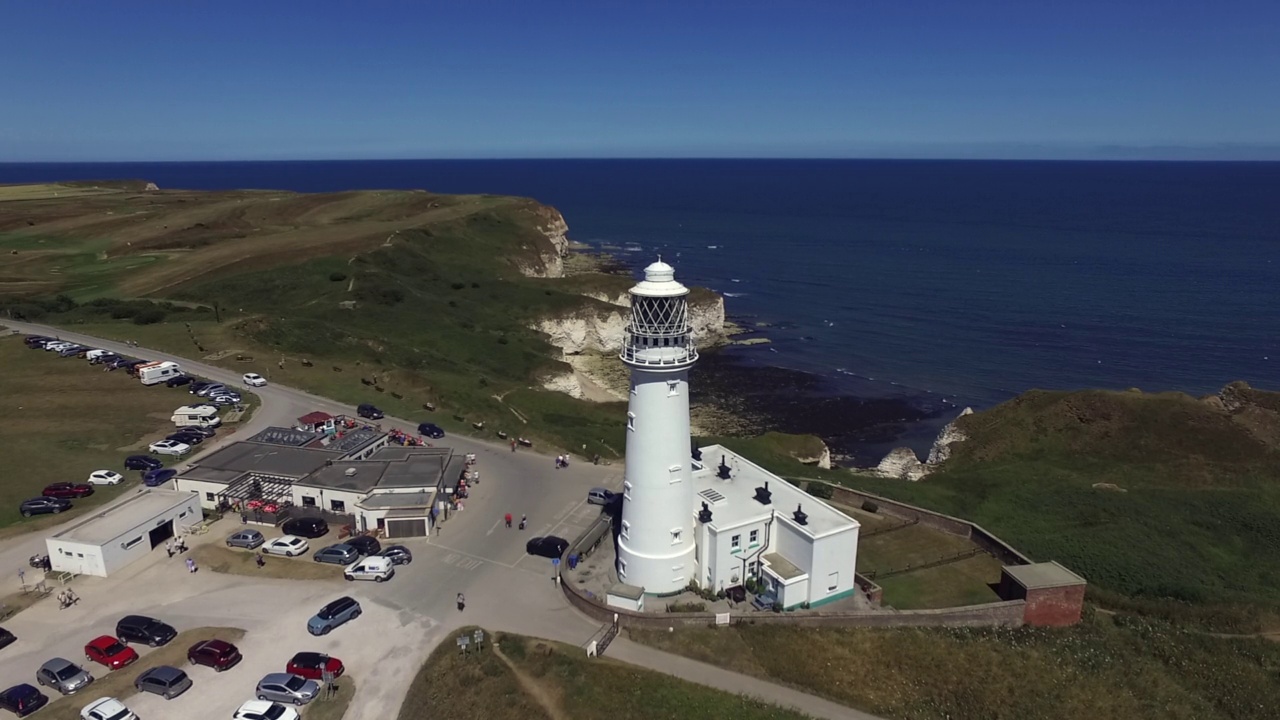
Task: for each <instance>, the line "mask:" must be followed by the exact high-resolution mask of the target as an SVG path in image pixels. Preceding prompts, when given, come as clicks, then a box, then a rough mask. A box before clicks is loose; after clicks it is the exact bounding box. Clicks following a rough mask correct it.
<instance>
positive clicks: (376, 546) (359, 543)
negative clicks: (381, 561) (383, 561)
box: [347, 535, 382, 555]
mask: <svg viewBox="0 0 1280 720" xmlns="http://www.w3.org/2000/svg"><path fill="white" fill-rule="evenodd" d="M347 544H348V545H350V546H351V547H353V548H355V549H356V550H359V551H360V554H361V555H377V554H378V553H379V552H380V551H381V550H382V543H380V542H378V538H376V537H374V536H372V535H356V536H355V537H351V538H348V539H347Z"/></svg>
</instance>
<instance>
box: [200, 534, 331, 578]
mask: <svg viewBox="0 0 1280 720" xmlns="http://www.w3.org/2000/svg"><path fill="white" fill-rule="evenodd" d="M190 552H191V556H192V557H193V558H195V561H196V564H197V565H198V566H199V567H200V568H202V569H205V570H209V571H211V572H218V573H227V574H230V575H252V576H254V577H273V578H283V579H285V580H341V579H342V566H341V565H334V564H332V563H318V562H316V561H315V560H312V559H311V556H310V554H307V555H301V556H299V557H292V558H287V557H281V556H279V555H268V556H267V561H266V563H265V564H264V565H263V566H262V567H258V564H257V562H256V560H255V558H256V557H257V554H258V553H257V551H251V550H234V549H232V548H227V547H222V546H220V545H215V544H212V543H210V544H208V545H200V546H198V547H194V548H192V549H191V551H190Z"/></svg>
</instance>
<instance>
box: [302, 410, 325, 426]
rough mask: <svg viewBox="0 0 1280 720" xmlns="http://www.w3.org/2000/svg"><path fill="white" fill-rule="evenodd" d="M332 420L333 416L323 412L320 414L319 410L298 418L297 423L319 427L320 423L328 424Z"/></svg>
mask: <svg viewBox="0 0 1280 720" xmlns="http://www.w3.org/2000/svg"><path fill="white" fill-rule="evenodd" d="M332 419H333V416H332V415H330V414H329V413H324V412H320V411H319V410H316V411H315V412H309V413H307V414H306V415H303V416H302V417H300V418H298V422H300V423H302V424H303V425H319V424H320V423H325V422H329V421H330V420H332Z"/></svg>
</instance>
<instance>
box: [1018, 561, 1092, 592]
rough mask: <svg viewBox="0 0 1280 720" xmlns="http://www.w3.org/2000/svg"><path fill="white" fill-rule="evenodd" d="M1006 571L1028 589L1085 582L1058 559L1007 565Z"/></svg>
mask: <svg viewBox="0 0 1280 720" xmlns="http://www.w3.org/2000/svg"><path fill="white" fill-rule="evenodd" d="M1004 571H1005V573H1007V574H1008V575H1009V577H1011V578H1013V579H1014V580H1016V581H1017V582H1018V584H1019V585H1021V586H1022V587H1024V588H1026V589H1028V590H1039V589H1043V588H1054V587H1063V586H1064V585H1083V584H1085V580H1084V578H1082V577H1080V576H1079V575H1077V574H1075V573H1073V572H1071V571H1070V570H1068V569H1066V568H1065V567H1063V566H1062V565H1060V564H1058V562H1057V561H1050V562H1042V563H1035V564H1032V565H1006V566H1005V568H1004Z"/></svg>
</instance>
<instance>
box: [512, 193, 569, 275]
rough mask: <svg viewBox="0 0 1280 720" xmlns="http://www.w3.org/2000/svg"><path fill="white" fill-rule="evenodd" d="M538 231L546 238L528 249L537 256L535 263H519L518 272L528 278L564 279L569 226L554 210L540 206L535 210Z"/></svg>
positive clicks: (527, 248) (567, 253)
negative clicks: (537, 219)
mask: <svg viewBox="0 0 1280 720" xmlns="http://www.w3.org/2000/svg"><path fill="white" fill-rule="evenodd" d="M533 212H536V213H537V215H538V218H539V220H540V221H541V222H540V223H539V225H538V231H539V232H541V233H542V235H543V236H544V237H545V238H546V240H545V242H538V243H537V247H528V246H526V248H525V249H526V250H531V251H533V252H534V253H536V255H537V258H538V260H537V262H522V263H520V272H521V273H523V274H525V275H527V276H529V277H547V278H558V277H564V259H565V258H566V257H568V255H569V224H568V223H566V222H565V221H564V216H563V215H561V214H560V211H559V210H556V209H555V208H550V207H546V206H545V205H540V206H538V208H537V209H536V210H534V211H533Z"/></svg>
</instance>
